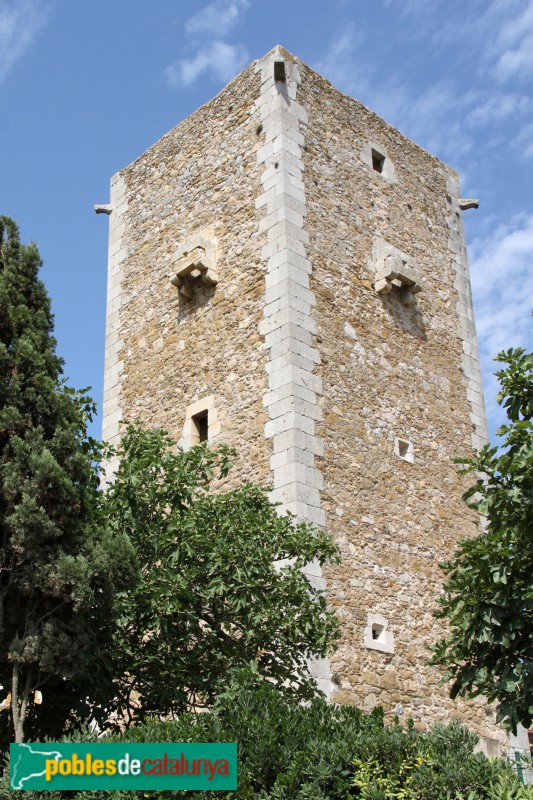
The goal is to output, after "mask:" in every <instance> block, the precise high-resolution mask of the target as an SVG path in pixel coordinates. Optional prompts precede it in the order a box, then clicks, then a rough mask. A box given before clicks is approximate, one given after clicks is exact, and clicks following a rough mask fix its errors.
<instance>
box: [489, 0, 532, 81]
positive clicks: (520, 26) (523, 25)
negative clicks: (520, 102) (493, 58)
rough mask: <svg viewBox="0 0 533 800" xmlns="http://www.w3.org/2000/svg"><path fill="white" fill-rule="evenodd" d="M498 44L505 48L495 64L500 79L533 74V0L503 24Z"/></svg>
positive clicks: (525, 76)
mask: <svg viewBox="0 0 533 800" xmlns="http://www.w3.org/2000/svg"><path fill="white" fill-rule="evenodd" d="M498 44H499V46H500V47H501V49H502V50H503V52H502V53H501V55H500V56H499V58H498V61H497V63H496V66H495V73H496V76H497V77H498V78H499V79H500V80H502V81H505V80H509V79H511V78H513V79H516V78H520V77H524V78H527V77H529V76H531V74H533V2H528V3H527V6H526V7H525V8H524V10H523V12H522V13H521V14H519V15H518V16H517V17H515V18H514V19H513V18H511V19H510V20H508V21H507V22H506V23H505V24H504V25H503V28H502V29H501V32H500V35H499V37H498Z"/></svg>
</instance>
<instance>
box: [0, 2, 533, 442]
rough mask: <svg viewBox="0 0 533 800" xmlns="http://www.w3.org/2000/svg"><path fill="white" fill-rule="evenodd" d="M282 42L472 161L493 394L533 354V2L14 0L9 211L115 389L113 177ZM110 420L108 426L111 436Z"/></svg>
mask: <svg viewBox="0 0 533 800" xmlns="http://www.w3.org/2000/svg"><path fill="white" fill-rule="evenodd" d="M278 43H279V44H282V45H283V46H285V47H287V48H288V49H289V50H291V51H292V52H293V53H294V54H295V55H297V56H299V57H300V58H302V59H303V60H304V61H305V62H307V63H308V64H309V65H310V66H311V67H313V68H314V69H316V70H318V71H319V72H321V73H322V74H324V75H325V76H326V77H327V78H329V80H331V81H332V83H333V84H334V85H336V86H337V87H338V88H339V89H341V90H342V91H344V92H346V93H348V94H350V95H352V96H353V97H356V98H357V99H358V100H360V101H362V102H363V103H365V104H366V105H367V106H369V107H370V108H372V109H373V110H374V111H376V112H377V113H379V114H380V115H381V116H382V117H384V118H385V119H386V120H387V121H388V122H390V123H391V124H393V125H395V126H396V127H397V128H399V130H400V131H402V133H404V134H405V135H407V136H408V137H410V138H411V139H413V140H414V141H416V142H417V143H418V144H420V145H422V146H423V147H425V148H426V149H427V150H429V151H430V152H432V153H434V154H435V155H437V156H438V157H439V158H442V159H443V160H444V161H446V162H447V163H448V164H450V165H451V166H453V167H454V168H455V169H457V170H458V172H459V175H460V178H461V187H462V195H463V196H464V197H479V198H480V200H481V206H480V208H479V210H477V211H468V212H465V215H464V219H465V224H466V229H467V237H468V243H469V258H470V268H471V275H472V284H473V291H474V300H475V307H476V320H477V327H478V336H479V341H480V347H481V353H482V364H483V371H484V381H485V387H486V400H487V408H488V412H489V420H490V424H491V429H492V431H494V428H495V427H496V425H497V424H498V422H499V421H501V417H499V416H498V411H497V407H496V404H495V399H494V398H495V394H496V388H497V387H496V384H495V381H494V379H493V378H492V377H491V373H492V372H493V370H494V364H493V362H492V361H491V357H492V356H493V355H494V354H495V353H496V352H497V351H498V350H500V349H502V348H508V347H511V346H519V345H521V346H525V347H528V348H529V349H532V348H533V334H532V329H533V326H532V318H531V315H530V310H531V308H532V307H533V267H532V264H533V192H532V189H531V184H532V178H533V92H532V87H533V0H468V2H465V1H464V0H460V2H459V1H458V0H430V1H429V2H428V0H351V1H350V0H329V2H328V3H324V2H323V0H320V2H319V1H318V0H290V2H289V0H268V2H266V0H214V2H210V3H209V2H202V1H201V0H199V1H198V2H193V1H192V0H153V2H150V3H148V2H139V1H138V0H92V2H90V3H85V2H75V0H0V145H1V149H0V200H1V204H0V213H3V214H8V215H9V216H12V217H13V218H14V219H15V220H17V222H18V223H19V225H20V227H21V235H22V238H23V241H29V240H31V239H33V240H34V241H36V242H37V244H38V245H39V248H40V251H41V255H42V257H43V260H44V268H43V270H42V278H43V280H44V281H45V283H46V285H47V288H48V290H49V292H50V294H51V297H52V303H53V310H54V313H55V318H56V336H57V339H58V351H59V353H60V354H61V355H62V356H63V357H64V359H65V361H66V367H65V374H66V375H67V376H68V378H69V382H70V383H71V384H72V385H74V386H76V387H78V388H81V387H84V386H88V385H90V386H92V387H93V395H94V397H95V398H96V399H97V400H98V402H100V401H101V395H102V383H103V362H104V334H105V289H106V268H107V228H108V224H107V217H105V216H104V215H100V216H96V215H95V213H94V211H93V206H94V204H95V203H106V202H108V199H109V179H110V177H111V175H113V174H114V173H115V172H117V171H118V170H119V169H121V168H122V167H124V166H125V165H126V164H128V163H130V162H131V161H133V160H134V159H135V158H137V156H139V155H140V154H141V153H142V152H144V151H145V150H146V149H147V148H148V147H149V146H150V145H151V144H153V143H154V142H155V141H156V140H157V139H159V138H160V137H161V136H162V135H163V134H164V133H166V132H167V131H168V130H170V129H171V128H172V127H174V126H175V125H176V124H177V123H178V122H180V121H181V120H182V119H184V118H185V117H186V116H188V115H189V114H190V113H191V112H192V111H194V110H195V109H196V108H197V107H198V106H200V105H201V104H202V103H204V102H206V101H207V100H209V99H210V98H211V97H213V96H214V95H215V94H216V93H217V92H218V91H219V90H220V89H221V88H222V86H224V85H225V84H226V83H227V82H228V81H229V80H230V79H231V78H232V77H233V76H234V75H235V74H237V73H238V72H239V71H240V70H241V69H242V68H243V67H244V66H246V64H247V63H249V62H250V61H252V60H253V59H255V58H260V57H261V56H263V55H264V54H265V53H266V52H267V51H269V50H270V49H271V48H272V47H273V46H274V45H275V44H278ZM99 428H100V425H99V422H97V423H96V424H95V425H94V427H93V433H94V434H95V435H99Z"/></svg>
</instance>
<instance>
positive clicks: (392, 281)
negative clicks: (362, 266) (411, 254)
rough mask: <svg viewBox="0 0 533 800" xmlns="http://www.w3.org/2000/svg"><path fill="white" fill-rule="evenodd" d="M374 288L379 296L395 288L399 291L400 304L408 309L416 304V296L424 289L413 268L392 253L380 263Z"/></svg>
mask: <svg viewBox="0 0 533 800" xmlns="http://www.w3.org/2000/svg"><path fill="white" fill-rule="evenodd" d="M374 288H375V290H376V292H377V293H378V294H388V293H389V292H392V291H393V289H395V288H396V289H399V291H400V302H401V303H402V305H404V306H407V307H409V306H413V305H414V304H415V300H416V297H415V295H417V294H418V292H420V291H421V289H422V287H421V286H420V284H419V282H418V277H417V275H416V273H415V271H414V269H413V267H412V266H411V265H410V264H408V263H407V261H405V260H404V259H403V258H402V257H401V256H400V255H398V254H396V253H391V254H389V255H388V256H385V258H384V259H383V260H381V261H379V262H378V264H377V269H376V274H375V276H374Z"/></svg>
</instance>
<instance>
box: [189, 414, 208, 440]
mask: <svg viewBox="0 0 533 800" xmlns="http://www.w3.org/2000/svg"><path fill="white" fill-rule="evenodd" d="M192 421H193V423H194V427H195V429H196V434H197V436H198V441H199V442H207V441H208V440H209V418H208V412H207V411H201V412H200V413H199V414H195V416H194V417H193V418H192Z"/></svg>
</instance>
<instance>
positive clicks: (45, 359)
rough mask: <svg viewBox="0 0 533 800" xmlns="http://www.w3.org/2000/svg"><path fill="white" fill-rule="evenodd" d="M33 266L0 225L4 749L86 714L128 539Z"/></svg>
mask: <svg viewBox="0 0 533 800" xmlns="http://www.w3.org/2000/svg"><path fill="white" fill-rule="evenodd" d="M41 263H42V262H41V259H40V257H39V252H38V249H37V247H36V245H35V244H30V245H27V246H25V245H23V244H21V242H20V240H19V234H18V228H17V226H16V224H15V223H14V222H13V221H12V220H11V219H9V218H7V217H0V537H1V551H0V684H2V687H3V690H2V699H3V700H4V706H5V710H4V711H3V712H0V719H1V723H0V724H2V728H3V731H2V733H3V736H2V738H3V740H4V742H5V741H6V739H7V740H8V739H9V738H11V739H12V738H13V733H14V738H15V740H16V741H23V739H24V738H25V735H26V736H27V735H28V734H31V735H32V737H37V736H43V735H44V734H48V735H52V736H53V735H58V734H59V733H61V730H62V729H63V728H64V727H65V725H66V722H67V720H68V719H77V720H78V721H80V720H81V719H82V718H83V717H84V716H86V715H87V714H88V713H89V705H88V703H89V701H90V699H91V695H92V697H93V699H94V696H95V693H96V694H97V693H98V686H97V678H98V679H99V680H103V676H102V675H101V674H100V675H99V676H95V675H94V674H91V665H93V664H94V659H95V655H96V653H98V652H100V653H101V650H102V647H104V648H105V646H106V620H109V619H110V617H111V614H112V596H113V592H114V590H115V588H116V584H117V582H118V583H120V581H121V574H125V572H127V562H128V551H127V545H126V544H125V542H124V540H119V539H118V538H116V537H115V538H114V539H112V538H110V536H109V534H108V533H107V532H106V531H105V530H104V531H102V530H100V528H99V525H98V519H97V510H96V509H97V493H98V475H97V468H96V466H95V456H97V455H98V445H97V443H96V442H95V441H94V440H92V439H91V438H89V437H88V436H87V430H86V426H87V422H88V421H89V419H90V418H91V413H92V412H93V411H94V407H93V403H92V401H91V400H90V398H89V397H88V396H87V395H86V393H85V391H83V392H75V391H74V390H73V389H71V388H69V387H68V386H67V385H66V384H65V381H64V380H63V379H62V377H61V375H62V368H63V362H62V359H61V358H59V356H58V355H57V354H56V352H55V346H56V341H55V339H54V337H53V335H52V332H53V317H52V313H51V306H50V300H49V298H48V295H47V293H46V289H45V287H44V285H43V283H42V282H41V281H40V280H39V278H38V271H39V268H40V266H41ZM122 564H124V568H125V569H124V568H123V567H122ZM108 691H111V689H110V688H109V686H108ZM9 694H10V695H11V703H10V704H9ZM104 705H105V704H104ZM9 707H10V710H11V714H9V712H8V710H7V709H9ZM102 713H103V712H102ZM10 717H11V722H10Z"/></svg>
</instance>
